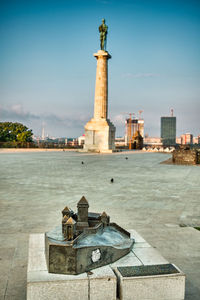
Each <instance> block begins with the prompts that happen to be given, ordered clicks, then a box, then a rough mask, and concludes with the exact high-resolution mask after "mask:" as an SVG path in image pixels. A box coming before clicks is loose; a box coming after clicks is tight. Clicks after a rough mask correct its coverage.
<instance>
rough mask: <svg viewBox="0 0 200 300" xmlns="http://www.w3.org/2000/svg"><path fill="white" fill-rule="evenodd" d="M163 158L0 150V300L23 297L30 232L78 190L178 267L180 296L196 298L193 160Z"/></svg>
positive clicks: (198, 218)
mask: <svg viewBox="0 0 200 300" xmlns="http://www.w3.org/2000/svg"><path fill="white" fill-rule="evenodd" d="M126 157H127V158H128V159H126ZM169 157H170V155H169V154H162V153H143V152H142V151H141V152H131V153H115V154H112V155H95V154H83V153H76V152H66V151H63V152H38V153H1V154H0V170H1V172H0V208H1V209H0V242H1V244H0V299H5V300H10V299H14V300H23V299H26V272H27V255H28V239H29V234H30V233H43V232H45V231H48V230H50V229H52V228H54V227H55V226H56V225H59V224H60V222H61V210H62V209H63V208H64V207H65V206H66V205H67V206H69V207H71V208H72V209H73V210H75V211H76V204H77V202H78V201H79V200H80V198H81V197H82V196H83V195H84V196H85V197H86V199H87V200H88V202H89V204H90V208H89V210H90V211H95V212H100V213H101V212H103V211H106V212H107V213H108V214H109V215H110V216H111V220H112V221H113V222H116V223H118V224H119V225H121V226H122V227H124V228H127V229H135V230H137V231H138V232H139V233H140V234H141V235H142V236H143V237H144V238H145V239H146V240H147V242H149V243H150V244H151V245H152V246H153V247H155V248H156V249H157V250H158V251H159V252H160V253H161V254H162V255H163V256H164V257H165V258H166V259H167V260H168V261H169V262H172V263H175V264H176V265H177V266H178V267H179V268H180V269H181V270H182V271H183V272H185V273H186V297H185V299H186V300H199V299H200V231H198V230H196V229H194V228H193V227H195V226H199V227H200V206H199V201H200V166H177V165H166V164H160V162H162V161H164V160H167V159H168V158H169ZM82 162H84V163H83V164H82ZM111 178H113V179H114V182H113V183H111V182H110V179H111ZM138 300H142V299H138Z"/></svg>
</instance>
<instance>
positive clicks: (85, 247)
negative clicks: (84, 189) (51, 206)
mask: <svg viewBox="0 0 200 300" xmlns="http://www.w3.org/2000/svg"><path fill="white" fill-rule="evenodd" d="M77 208H78V211H77V213H74V212H73V211H72V210H71V209H69V208H68V207H65V208H64V209H63V211H62V215H63V218H62V225H61V226H58V227H56V228H55V229H54V230H52V231H51V232H48V233H45V254H46V262H47V267H48V271H49V272H50V273H57V274H80V273H83V272H88V271H90V270H92V269H95V268H98V267H101V266H104V265H107V264H110V263H112V262H114V261H116V260H118V259H119V258H121V257H122V256H124V255H126V254H127V253H129V252H130V251H131V249H132V247H133V244H134V239H131V238H130V233H129V232H127V231H126V230H125V229H123V228H121V227H120V226H119V225H117V224H116V223H110V217H109V216H108V215H107V214H106V213H105V212H103V213H102V214H99V213H93V212H88V208H89V204H88V202H87V200H86V199H85V197H84V196H83V197H82V198H81V200H80V201H79V202H78V204H77Z"/></svg>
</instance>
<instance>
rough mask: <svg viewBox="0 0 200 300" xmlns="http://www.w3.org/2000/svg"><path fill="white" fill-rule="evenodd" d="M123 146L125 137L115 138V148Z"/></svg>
mask: <svg viewBox="0 0 200 300" xmlns="http://www.w3.org/2000/svg"><path fill="white" fill-rule="evenodd" d="M124 146H125V137H116V138H115V147H124Z"/></svg>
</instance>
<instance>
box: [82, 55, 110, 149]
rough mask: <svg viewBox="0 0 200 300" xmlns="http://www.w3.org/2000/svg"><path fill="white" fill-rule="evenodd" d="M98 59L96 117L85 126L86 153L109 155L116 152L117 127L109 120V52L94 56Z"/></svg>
mask: <svg viewBox="0 0 200 300" xmlns="http://www.w3.org/2000/svg"><path fill="white" fill-rule="evenodd" d="M94 57H96V59H97V70H96V86H95V101H94V117H93V118H92V119H91V120H90V121H89V122H88V123H87V124H86V125H85V145H84V150H85V151H91V152H103V153H109V152H112V151H113V150H115V127H114V125H113V124H112V123H111V122H110V120H109V119H108V59H109V58H111V56H110V54H109V53H108V52H107V51H104V50H99V51H98V52H97V53H95V54H94Z"/></svg>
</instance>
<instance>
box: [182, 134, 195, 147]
mask: <svg viewBox="0 0 200 300" xmlns="http://www.w3.org/2000/svg"><path fill="white" fill-rule="evenodd" d="M192 144H193V135H192V134H191V133H185V134H182V135H181V145H192Z"/></svg>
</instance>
